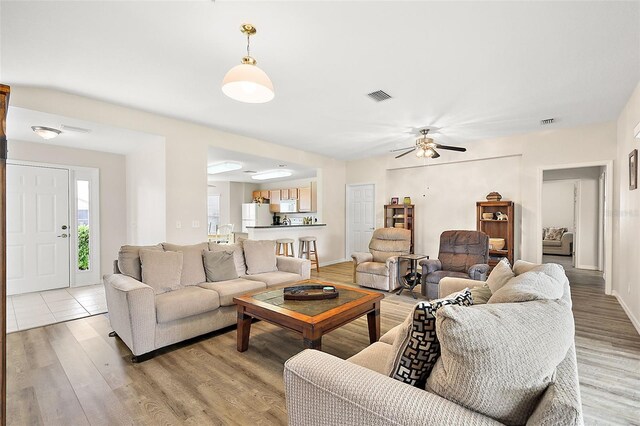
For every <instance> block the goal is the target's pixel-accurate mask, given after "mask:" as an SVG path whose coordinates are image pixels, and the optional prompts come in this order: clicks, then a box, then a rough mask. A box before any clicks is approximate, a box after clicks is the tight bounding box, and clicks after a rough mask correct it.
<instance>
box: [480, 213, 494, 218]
mask: <svg viewBox="0 0 640 426" xmlns="http://www.w3.org/2000/svg"><path fill="white" fill-rule="evenodd" d="M482 218H483V219H485V220H490V219H493V213H482Z"/></svg>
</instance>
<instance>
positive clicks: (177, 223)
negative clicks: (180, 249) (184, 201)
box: [176, 221, 182, 229]
mask: <svg viewBox="0 0 640 426" xmlns="http://www.w3.org/2000/svg"><path fill="white" fill-rule="evenodd" d="M180 228H182V222H180V221H177V222H176V229H180Z"/></svg>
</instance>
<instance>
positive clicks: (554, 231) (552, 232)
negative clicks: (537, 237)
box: [544, 228, 567, 241]
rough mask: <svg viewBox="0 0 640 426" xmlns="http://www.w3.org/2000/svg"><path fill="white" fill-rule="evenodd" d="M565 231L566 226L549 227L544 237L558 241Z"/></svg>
mask: <svg viewBox="0 0 640 426" xmlns="http://www.w3.org/2000/svg"><path fill="white" fill-rule="evenodd" d="M565 232H567V228H549V229H548V230H547V233H546V234H545V236H544V239H545V240H555V241H560V239H561V238H562V235H563V234H564V233H565Z"/></svg>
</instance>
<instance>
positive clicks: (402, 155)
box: [396, 147, 416, 158]
mask: <svg viewBox="0 0 640 426" xmlns="http://www.w3.org/2000/svg"><path fill="white" fill-rule="evenodd" d="M415 150H416V148H415V147H413V148H411V149H410V150H409V151H407V152H404V153H402V154H400V155H396V158H400V157H404V156H405V155H407V154H409V153H411V152H413V151H415Z"/></svg>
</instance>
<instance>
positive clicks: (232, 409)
mask: <svg viewBox="0 0 640 426" xmlns="http://www.w3.org/2000/svg"><path fill="white" fill-rule="evenodd" d="M567 274H568V275H569V277H570V280H571V284H572V285H571V287H572V294H573V302H574V305H573V309H574V315H575V319H576V346H577V351H578V364H579V373H580V387H581V393H582V402H583V406H584V413H585V422H586V423H587V424H640V336H638V334H637V332H636V331H635V329H634V328H633V326H632V325H631V322H630V321H629V319H628V318H627V317H626V316H625V313H624V312H623V311H622V309H621V308H620V306H619V305H618V303H617V301H616V300H615V298H613V297H610V296H605V295H604V294H603V290H602V288H603V284H602V279H601V278H600V277H599V276H598V274H596V273H592V272H584V271H579V270H568V271H567ZM320 277H321V278H322V279H324V280H327V281H334V282H336V283H346V284H350V283H351V264H350V263H342V264H338V265H334V266H330V267H325V268H323V269H322V270H321V274H320ZM418 294H419V292H418ZM413 303H414V300H413V299H411V298H410V297H409V296H408V295H407V294H406V292H405V293H404V294H403V295H401V296H397V295H394V294H386V298H385V299H384V300H383V301H382V320H381V325H382V331H383V332H386V331H387V330H388V329H390V328H391V327H393V326H394V325H396V324H398V323H400V322H401V321H402V320H403V319H404V317H405V316H406V314H407V312H408V311H409V309H410V308H411V306H412V305H413ZM366 330H367V326H366V319H365V318H361V319H359V320H357V321H355V322H353V323H351V324H348V325H346V326H344V327H342V328H339V329H338V330H335V331H334V332H332V333H330V334H328V335H327V336H325V337H324V338H323V350H324V351H326V352H328V353H331V354H333V355H336V356H338V357H340V358H347V357H349V356H351V355H354V354H355V353H357V352H359V351H360V350H362V349H364V348H365V347H366V346H367V345H368V337H367V331H366ZM109 331H111V329H110V327H109V322H108V319H107V317H106V316H104V315H98V316H93V317H90V318H83V319H79V320H74V321H69V322H66V323H59V324H54V325H49V326H45V327H41V328H36V329H32V330H27V331H21V332H16V333H13V334H10V335H9V336H8V343H7V350H8V362H7V370H8V371H7V373H8V400H7V415H8V420H9V424H13V425H38V424H61V425H63V424H64V425H74V426H75V425H84V424H96V425H101V424H104V425H107V424H109V425H111V424H135V425H143V424H149V425H172V424H192V425H196V424H255V425H268V424H286V420H287V417H286V408H285V401H284V389H283V384H282V366H283V364H284V362H285V361H286V360H287V359H288V358H289V357H291V356H293V355H295V354H296V353H298V352H299V351H301V350H302V341H301V339H300V338H299V337H298V336H297V335H295V334H293V333H291V332H288V331H284V330H282V329H280V328H278V327H275V326H272V325H270V324H266V323H264V322H258V323H255V324H254V325H253V326H252V329H251V340H250V344H249V350H248V351H247V352H245V353H242V354H241V353H238V352H237V351H236V333H235V329H234V328H233V327H232V328H228V329H226V330H222V331H220V332H216V333H212V334H209V335H207V336H205V337H203V338H200V339H198V340H196V341H190V342H188V343H186V344H180V345H175V346H172V347H170V348H168V349H166V350H163V351H162V352H161V353H160V354H159V355H158V356H156V357H155V358H152V359H150V360H148V361H146V362H143V363H140V364H131V363H130V361H129V357H130V355H131V354H130V352H129V350H128V349H127V348H126V347H125V346H124V345H123V344H122V343H121V342H120V341H119V340H118V339H114V338H110V337H108V336H107V334H108V333H109Z"/></svg>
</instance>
